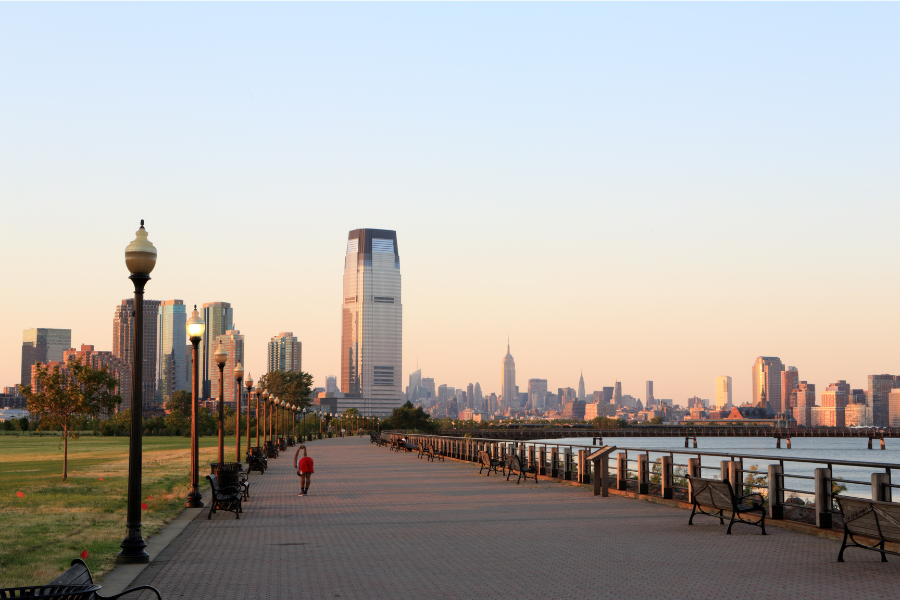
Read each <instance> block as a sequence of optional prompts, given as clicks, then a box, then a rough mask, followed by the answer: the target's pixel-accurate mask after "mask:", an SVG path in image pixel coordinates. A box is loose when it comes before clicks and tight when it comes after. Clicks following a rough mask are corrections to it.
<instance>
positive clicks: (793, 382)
mask: <svg viewBox="0 0 900 600" xmlns="http://www.w3.org/2000/svg"><path fill="white" fill-rule="evenodd" d="M798 383H800V372H799V371H797V367H788V368H786V369H785V370H784V371H782V372H781V413H782V414H786V413H787V412H788V410H789V409H791V408H793V407H795V406H797V384H798Z"/></svg>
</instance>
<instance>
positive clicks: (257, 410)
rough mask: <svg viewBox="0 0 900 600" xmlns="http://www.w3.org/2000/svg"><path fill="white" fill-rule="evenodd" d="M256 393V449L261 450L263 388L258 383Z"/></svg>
mask: <svg viewBox="0 0 900 600" xmlns="http://www.w3.org/2000/svg"><path fill="white" fill-rule="evenodd" d="M254 391H255V392H256V447H257V448H259V447H260V446H259V397H260V396H262V386H261V385H259V384H258V383H257V384H256V388H254ZM263 406H265V404H264V405H263ZM264 433H265V432H264Z"/></svg>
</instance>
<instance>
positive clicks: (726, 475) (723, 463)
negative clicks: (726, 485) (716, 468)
mask: <svg viewBox="0 0 900 600" xmlns="http://www.w3.org/2000/svg"><path fill="white" fill-rule="evenodd" d="M730 464H731V461H730V460H723V461H721V462H720V463H719V465H720V467H721V469H722V474H721V476H720V477H721V479H722V481H731V475H730V474H729V473H728V471H729V466H728V465H730Z"/></svg>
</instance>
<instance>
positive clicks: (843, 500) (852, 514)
mask: <svg viewBox="0 0 900 600" xmlns="http://www.w3.org/2000/svg"><path fill="white" fill-rule="evenodd" d="M837 501H838V505H839V506H840V508H841V517H842V518H843V520H844V541H843V542H842V543H841V551H840V552H838V562H844V550H846V549H847V548H863V549H865V550H874V551H875V552H880V553H881V562H887V556H885V554H893V555H895V556H900V552H893V551H891V550H885V549H884V543H885V542H893V543H900V504H897V503H896V502H878V501H876V500H865V499H863V498H848V497H845V496H837ZM856 535H859V536H866V537H870V538H873V539H876V540H878V541H879V543H878V545H877V546H866V545H865V544H860V543H859V542H857V541H856V539H854V537H853V536H856ZM848 540H849V542H850V543H847V542H848Z"/></svg>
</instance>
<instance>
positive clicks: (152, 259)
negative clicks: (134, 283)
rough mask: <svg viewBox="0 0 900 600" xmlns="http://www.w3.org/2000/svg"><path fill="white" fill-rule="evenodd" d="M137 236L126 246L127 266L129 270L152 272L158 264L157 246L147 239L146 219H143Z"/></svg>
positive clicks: (133, 272) (132, 272)
mask: <svg viewBox="0 0 900 600" xmlns="http://www.w3.org/2000/svg"><path fill="white" fill-rule="evenodd" d="M135 235H136V236H137V237H135V238H134V240H132V242H131V243H130V244H128V245H127V246H126V247H125V266H126V267H128V271H129V272H130V273H131V274H132V275H134V274H135V273H144V274H146V275H149V274H150V271H152V270H153V267H155V266H156V247H154V246H153V243H152V242H151V241H150V240H148V239H147V230H146V229H144V220H143V219H141V228H140V229H138V230H137V233H136V234H135Z"/></svg>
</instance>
